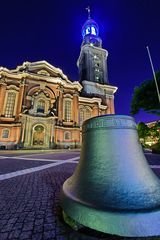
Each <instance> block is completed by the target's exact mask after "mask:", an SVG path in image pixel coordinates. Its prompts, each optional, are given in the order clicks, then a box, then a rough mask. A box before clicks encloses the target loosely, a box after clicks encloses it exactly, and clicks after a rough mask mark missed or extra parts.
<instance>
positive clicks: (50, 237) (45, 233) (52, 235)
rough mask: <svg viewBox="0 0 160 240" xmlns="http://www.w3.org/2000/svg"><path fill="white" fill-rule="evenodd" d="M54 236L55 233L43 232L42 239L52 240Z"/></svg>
mask: <svg viewBox="0 0 160 240" xmlns="http://www.w3.org/2000/svg"><path fill="white" fill-rule="evenodd" d="M55 236H56V234H55V231H53V230H52V231H47V232H44V234H43V238H44V239H46V240H47V239H53V238H54V237H55Z"/></svg>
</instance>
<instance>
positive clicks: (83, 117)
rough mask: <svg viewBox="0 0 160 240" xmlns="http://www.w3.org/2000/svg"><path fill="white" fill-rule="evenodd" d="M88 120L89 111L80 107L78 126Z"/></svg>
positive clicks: (89, 116)
mask: <svg viewBox="0 0 160 240" xmlns="http://www.w3.org/2000/svg"><path fill="white" fill-rule="evenodd" d="M88 118H91V109H90V108H87V107H81V108H80V110H79V124H80V126H81V125H82V123H83V122H84V121H85V120H87V119H88Z"/></svg>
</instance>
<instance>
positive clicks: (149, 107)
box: [131, 72, 160, 115]
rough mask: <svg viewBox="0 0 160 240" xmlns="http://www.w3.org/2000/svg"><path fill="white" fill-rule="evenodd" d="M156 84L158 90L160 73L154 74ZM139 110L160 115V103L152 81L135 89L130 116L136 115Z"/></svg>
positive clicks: (143, 83) (145, 82)
mask: <svg viewBox="0 0 160 240" xmlns="http://www.w3.org/2000/svg"><path fill="white" fill-rule="evenodd" d="M156 78H157V84H158V87H159V90H160V72H158V73H157V74H156ZM140 109H143V110H144V111H146V112H148V113H152V114H156V115H160V103H159V100H158V96H157V90H156V85H155V81H154V80H148V81H144V82H142V83H141V85H140V86H139V87H135V89H134V92H133V97H132V102H131V114H132V115H135V114H137V113H138V112H139V111H140Z"/></svg>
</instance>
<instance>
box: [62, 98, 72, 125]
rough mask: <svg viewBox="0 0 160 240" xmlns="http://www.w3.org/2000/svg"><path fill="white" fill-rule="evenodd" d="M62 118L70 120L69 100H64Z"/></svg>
mask: <svg viewBox="0 0 160 240" xmlns="http://www.w3.org/2000/svg"><path fill="white" fill-rule="evenodd" d="M64 120H65V121H67V122H70V121H71V100H65V109H64Z"/></svg>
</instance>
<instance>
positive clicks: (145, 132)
mask: <svg viewBox="0 0 160 240" xmlns="http://www.w3.org/2000/svg"><path fill="white" fill-rule="evenodd" d="M137 130H138V136H139V138H142V139H143V140H144V144H145V140H146V137H148V136H149V135H150V133H149V127H148V126H147V125H146V124H145V123H144V122H140V123H138V125H137Z"/></svg>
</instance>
